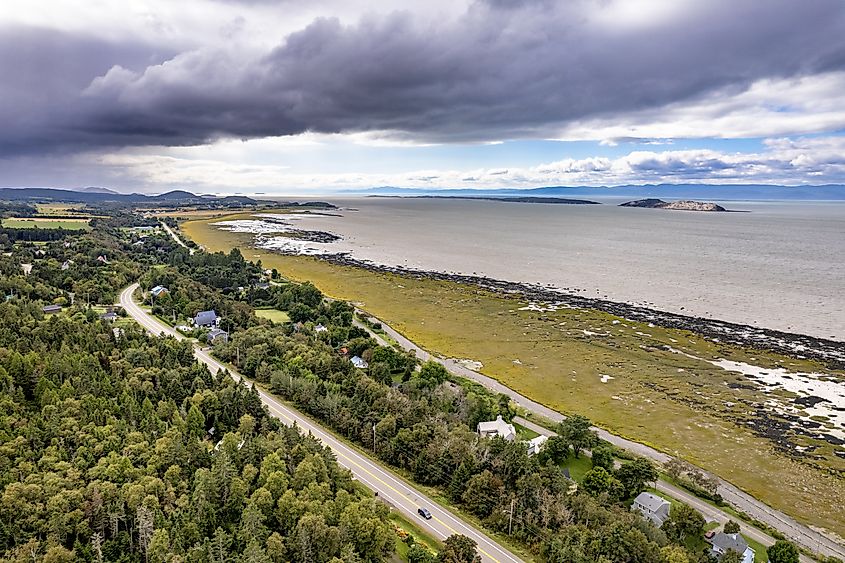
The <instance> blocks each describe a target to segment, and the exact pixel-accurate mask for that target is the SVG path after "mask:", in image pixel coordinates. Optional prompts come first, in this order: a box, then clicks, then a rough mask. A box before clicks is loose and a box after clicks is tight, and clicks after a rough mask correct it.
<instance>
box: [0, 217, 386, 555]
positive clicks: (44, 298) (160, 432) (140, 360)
mask: <svg viewBox="0 0 845 563" xmlns="http://www.w3.org/2000/svg"><path fill="white" fill-rule="evenodd" d="M136 242H139V241H137V240H133V239H132V238H131V237H130V236H129V235H127V234H126V233H125V232H121V231H120V230H119V228H117V227H114V228H111V227H108V226H107V225H104V226H103V227H102V228H101V229H100V230H98V231H96V232H94V233H89V234H78V235H76V236H75V237H74V238H73V240H72V242H71V243H70V244H69V245H68V246H65V245H64V244H63V243H61V242H57V243H51V244H48V245H40V246H38V247H34V246H26V245H23V246H18V247H16V248H15V249H14V250H13V252H12V253H11V256H5V255H4V256H2V259H0V272H1V273H2V276H0V286H2V290H3V294H4V295H7V296H8V298H7V299H3V300H2V301H0V404H2V409H0V412H2V415H1V416H0V475H1V476H2V477H0V490H2V493H0V560H3V561H21V562H23V561H45V562H63V561H125V562H134V561H150V562H152V561H162V562H163V561H196V562H223V561H244V562H270V561H302V562H318V563H325V562H328V561H332V560H334V561H336V562H339V561H380V560H382V559H384V558H385V557H386V556H387V555H388V554H390V553H391V552H392V551H393V537H394V536H393V530H392V528H391V527H390V525H389V524H388V522H387V508H386V507H385V506H384V505H381V504H377V503H375V502H374V501H373V499H372V498H371V497H370V496H369V495H365V494H363V493H362V492H361V491H360V490H359V489H358V488H357V487H356V486H355V485H354V482H353V481H352V479H351V475H350V474H349V472H348V471H347V470H345V469H342V468H340V467H339V466H338V465H337V463H336V461H335V459H334V457H333V456H332V454H331V452H330V451H328V450H327V449H325V448H324V447H322V446H321V445H320V444H319V443H318V442H317V441H315V440H314V439H313V438H311V437H306V436H303V435H302V434H300V433H299V432H298V431H297V430H296V429H295V428H286V427H280V425H279V424H278V422H277V421H276V420H275V419H272V418H270V417H269V416H268V414H267V413H266V411H265V409H264V408H263V406H262V404H261V401H260V399H259V397H258V395H257V393H256V392H255V390H254V389H250V388H248V387H247V386H245V385H238V384H235V383H234V381H233V380H232V379H231V378H229V377H227V376H226V374H225V373H222V374H221V375H220V376H219V377H215V376H212V375H211V374H210V373H209V372H208V370H207V369H206V368H205V366H203V365H201V364H199V363H197V362H196V361H195V360H194V357H193V352H192V348H191V345H190V344H189V343H187V342H178V341H176V340H174V339H172V338H167V339H165V338H152V337H149V336H147V335H146V334H145V333H144V332H143V331H141V329H140V328H137V327H135V326H134V325H133V324H131V323H129V324H122V325H121V326H120V327H116V326H114V325H111V324H109V323H106V322H105V321H101V320H99V318H98V316H97V315H95V314H92V313H91V310H90V309H88V308H87V307H85V306H84V304H83V303H80V301H79V299H78V297H79V295H80V294H82V293H83V291H88V292H90V295H89V296H88V297H89V299H90V300H91V301H92V302H103V303H109V302H112V301H113V300H114V299H115V296H116V293H117V291H118V290H119V289H120V288H121V287H122V286H123V285H125V284H126V283H128V282H129V281H131V280H132V279H133V278H134V277H136V276H138V275H140V273H141V272H143V271H144V270H145V269H147V266H149V265H150V263H151V262H154V261H158V260H159V259H160V261H162V262H167V258H168V257H169V256H170V255H171V254H172V253H173V252H178V250H175V248H173V247H172V245H169V244H168V243H167V241H165V240H163V239H158V240H153V239H151V240H149V241H145V242H142V244H135V243H136ZM159 250H161V252H159ZM39 251H40V252H39ZM104 254H105V255H107V256H108V257H109V258H108V263H104V262H102V261H98V260H97V256H100V255H104ZM156 256H158V257H160V258H157V259H156V260H151V259H150V258H151V257H153V258H155V257H156ZM28 260H31V261H32V263H33V264H34V267H33V269H32V271H31V272H30V273H29V275H25V274H24V273H23V272H22V271H21V268H20V263H21V261H28ZM67 260H72V261H73V262H74V264H73V266H72V267H70V268H67V269H66V270H62V269H61V264H62V263H63V262H64V261H67ZM71 290H75V291H71ZM68 292H72V293H74V292H75V293H76V295H77V301H76V304H75V305H74V306H72V307H68V308H67V309H65V311H64V312H63V313H62V314H60V315H51V316H45V315H44V314H43V313H42V311H41V306H42V305H43V304H45V303H50V302H54V301H58V302H62V303H64V304H69V303H68V302H69V298H68Z"/></svg>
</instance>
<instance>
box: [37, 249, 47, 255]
mask: <svg viewBox="0 0 845 563" xmlns="http://www.w3.org/2000/svg"><path fill="white" fill-rule="evenodd" d="M35 255H36V256H47V252H46V251H45V250H44V249H42V248H39V249H38V250H36V251H35Z"/></svg>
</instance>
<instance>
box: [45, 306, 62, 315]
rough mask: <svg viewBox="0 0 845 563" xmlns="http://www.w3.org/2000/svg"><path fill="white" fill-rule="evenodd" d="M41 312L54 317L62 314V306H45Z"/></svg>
mask: <svg viewBox="0 0 845 563" xmlns="http://www.w3.org/2000/svg"><path fill="white" fill-rule="evenodd" d="M41 312H42V313H44V314H45V315H54V314H56V313H61V312H62V307H61V305H44V306H43V307H41Z"/></svg>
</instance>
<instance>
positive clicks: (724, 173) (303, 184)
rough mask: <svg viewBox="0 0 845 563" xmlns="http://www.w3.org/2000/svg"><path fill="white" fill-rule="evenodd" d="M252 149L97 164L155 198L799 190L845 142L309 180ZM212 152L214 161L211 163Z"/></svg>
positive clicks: (830, 170)
mask: <svg viewBox="0 0 845 563" xmlns="http://www.w3.org/2000/svg"><path fill="white" fill-rule="evenodd" d="M253 142H254V141H250V142H245V143H240V145H241V146H240V147H239V148H238V149H237V150H232V143H231V142H226V143H225V144H224V147H223V148H221V149H220V150H216V151H211V150H206V151H205V152H206V153H207V154H206V157H202V156H200V155H199V154H197V153H198V152H200V151H202V150H203V149H201V148H194V149H176V150H177V151H180V152H183V154H182V155H179V156H175V155H173V154H171V155H161V154H137V153H128V152H122V153H115V154H111V155H106V156H103V157H97V158H96V160H95V162H94V164H95V165H96V166H99V167H101V168H104V169H107V170H108V171H109V173H111V174H113V175H114V177H115V178H119V179H120V180H122V181H125V182H128V183H129V184H132V185H143V186H146V187H148V188H149V189H152V190H156V191H162V190H166V189H173V188H176V187H179V188H186V189H195V190H198V191H207V192H222V193H235V192H238V193H254V192H277V193H284V194H294V193H317V192H324V191H333V190H340V189H356V188H362V189H364V188H369V187H372V186H382V185H391V186H401V187H425V188H460V187H466V188H497V187H525V188H527V187H536V186H548V185H596V186H598V185H620V184H629V183H631V184H640V183H662V182H665V183H671V182H684V183H687V182H688V183H714V184H718V183H779V184H787V185H794V184H808V183H812V184H821V183H827V182H839V181H841V178H842V177H843V176H845V137H811V138H805V137H799V138H773V139H769V140H767V141H766V142H765V143H764V150H762V151H759V152H754V153H747V152H724V151H718V150H712V149H695V150H663V151H644V150H637V151H632V152H629V153H628V154H625V155H622V156H619V157H617V158H608V157H605V156H593V157H587V158H581V159H572V158H566V159H562V160H559V161H554V162H548V163H543V164H539V165H536V166H531V167H507V168H505V167H501V168H477V169H472V170H455V169H451V170H441V169H421V170H409V171H407V172H402V173H396V174H372V173H370V174H364V173H356V172H342V173H333V174H328V173H314V174H308V173H303V172H300V171H298V170H297V169H296V168H294V167H290V166H287V165H279V164H267V163H251V164H241V163H239V156H238V155H239V152H241V151H244V152H245V153H246V152H250V150H251V149H250V146H249V145H250V144H252V143H253ZM263 142H264V143H265V144H266V143H268V141H263ZM270 146H272V144H271V145H270ZM265 148H266V147H265ZM172 150H173V149H172ZM212 153H213V156H214V157H216V158H211V156H212ZM294 160H295V158H294Z"/></svg>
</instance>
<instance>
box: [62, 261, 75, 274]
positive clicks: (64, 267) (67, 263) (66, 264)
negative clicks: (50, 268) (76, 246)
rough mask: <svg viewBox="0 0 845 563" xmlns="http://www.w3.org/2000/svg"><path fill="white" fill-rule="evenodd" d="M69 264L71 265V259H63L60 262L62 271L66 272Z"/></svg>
mask: <svg viewBox="0 0 845 563" xmlns="http://www.w3.org/2000/svg"><path fill="white" fill-rule="evenodd" d="M71 266H73V260H65V261H64V262H62V271H63V272H66V271H67V270H69V269H70V267H71Z"/></svg>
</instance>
